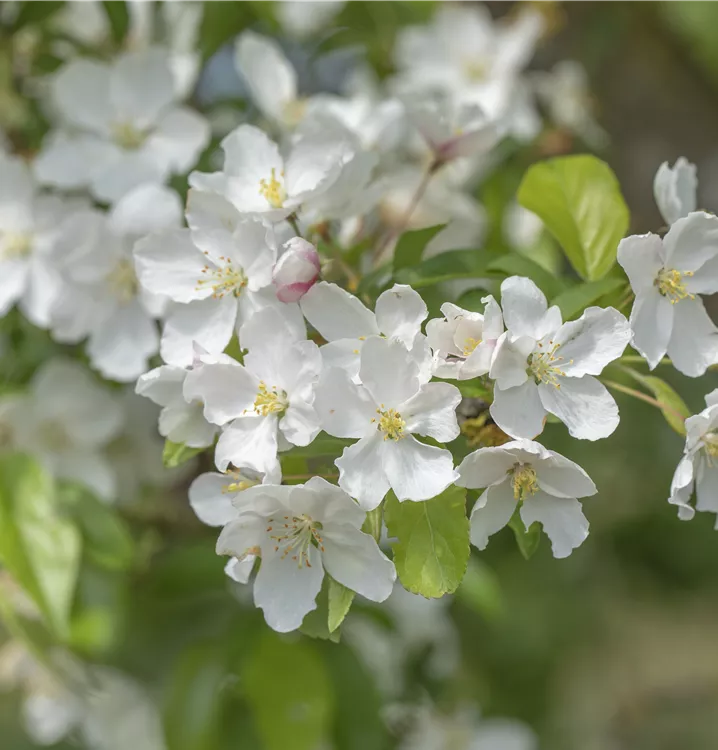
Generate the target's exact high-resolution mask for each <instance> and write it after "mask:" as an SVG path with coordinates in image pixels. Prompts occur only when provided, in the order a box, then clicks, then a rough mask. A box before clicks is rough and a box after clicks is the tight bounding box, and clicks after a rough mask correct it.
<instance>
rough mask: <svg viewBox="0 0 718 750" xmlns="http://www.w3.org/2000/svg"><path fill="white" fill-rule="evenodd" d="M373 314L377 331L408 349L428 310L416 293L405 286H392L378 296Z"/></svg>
mask: <svg viewBox="0 0 718 750" xmlns="http://www.w3.org/2000/svg"><path fill="white" fill-rule="evenodd" d="M375 313H376V322H377V326H378V328H379V330H380V331H381V332H382V333H383V334H384V335H385V336H387V337H389V338H396V339H399V341H401V342H402V343H403V344H404V346H406V348H407V349H408V348H409V347H411V346H412V344H413V343H414V339H415V338H416V334H417V333H419V331H421V324H422V323H423V322H424V320H426V316H427V315H428V310H427V309H426V303H425V302H424V300H423V299H422V298H421V296H420V295H419V294H418V292H415V291H414V290H413V289H412V288H411V287H410V286H407V285H406V284H394V286H393V287H392V288H391V289H387V290H386V291H385V292H382V294H380V295H379V298H378V299H377V301H376V307H375Z"/></svg>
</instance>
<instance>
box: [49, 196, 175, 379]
mask: <svg viewBox="0 0 718 750" xmlns="http://www.w3.org/2000/svg"><path fill="white" fill-rule="evenodd" d="M181 216H182V207H181V204H180V201H179V197H178V196H177V194H176V193H174V192H173V191H172V190H170V189H169V188H166V187H161V186H156V185H141V186H140V187H138V188H135V189H134V190H132V191H131V192H129V193H127V194H126V195H125V196H123V198H121V199H120V200H119V201H118V202H117V203H116V204H115V205H114V207H113V208H112V210H111V211H110V213H109V214H103V213H102V212H100V211H99V210H96V209H93V210H86V211H84V212H78V213H77V214H76V215H75V216H73V217H71V218H70V219H68V220H67V221H66V222H65V223H64V224H63V227H62V234H61V237H60V240H59V241H58V243H57V244H56V247H55V256H54V257H55V258H56V263H57V266H58V268H59V269H60V272H61V274H62V279H63V285H62V289H61V292H60V294H59V295H58V298H57V301H56V302H55V304H54V305H53V308H52V311H51V321H52V332H53V336H54V337H55V338H56V339H58V340H60V341H63V342H73V343H74V342H77V341H80V340H81V339H83V338H85V337H88V344H87V353H88V355H89V357H90V362H91V364H92V366H93V367H95V368H97V369H98V370H99V371H100V372H101V373H102V374H103V375H104V376H105V377H106V378H110V379H113V380H119V381H122V382H128V381H131V380H135V379H136V378H137V377H138V376H139V375H141V374H142V373H143V372H145V371H146V370H147V365H148V360H149V358H150V357H151V356H153V355H154V354H156V353H157V350H158V347H159V332H158V330H157V324H156V322H155V320H156V319H157V318H159V317H160V316H161V315H162V313H163V312H164V309H165V306H166V298H165V297H164V296H163V295H162V294H153V293H151V292H149V291H147V290H146V289H143V288H141V287H140V286H139V284H138V283H137V276H136V274H135V268H134V263H133V255H132V248H133V245H134V243H135V240H136V239H137V237H138V236H140V235H142V234H144V233H146V232H150V231H153V230H156V229H159V228H160V227H171V226H178V225H179V223H180V221H181Z"/></svg>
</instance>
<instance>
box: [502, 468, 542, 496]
mask: <svg viewBox="0 0 718 750" xmlns="http://www.w3.org/2000/svg"><path fill="white" fill-rule="evenodd" d="M509 474H512V477H511V486H512V487H513V488H514V498H515V499H516V500H526V499H527V496H529V495H535V494H536V493H537V492H538V488H539V486H538V482H537V481H536V472H535V471H534V470H533V468H532V467H531V464H520V463H515V464H514V467H513V469H509Z"/></svg>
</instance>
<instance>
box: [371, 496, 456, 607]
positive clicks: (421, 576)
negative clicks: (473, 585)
mask: <svg viewBox="0 0 718 750" xmlns="http://www.w3.org/2000/svg"><path fill="white" fill-rule="evenodd" d="M384 519H385V521H386V525H387V528H388V530H389V536H391V537H395V538H396V539H397V541H396V542H393V543H392V550H393V552H394V564H395V565H396V571H397V574H398V575H399V579H400V580H401V583H402V584H403V586H404V588H405V589H407V590H408V591H411V592H413V593H415V594H421V595H422V596H425V597H427V598H438V597H441V596H443V595H444V594H450V593H452V592H453V591H455V590H456V589H457V587H458V585H459V584H460V583H461V579H462V578H463V576H464V573H465V572H466V565H467V562H468V559H469V520H468V518H467V517H466V490H465V489H463V488H462V487H456V486H452V487H449V488H448V489H447V490H445V491H444V492H442V493H441V495H437V497H434V498H432V499H431V500H426V501H425V502H418V503H414V502H411V501H410V500H406V501H404V502H403V503H400V502H399V501H398V500H397V499H396V496H395V495H394V494H393V493H390V494H389V495H388V497H387V499H386V501H385V506H384Z"/></svg>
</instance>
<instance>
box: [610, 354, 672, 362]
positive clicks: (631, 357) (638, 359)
mask: <svg viewBox="0 0 718 750" xmlns="http://www.w3.org/2000/svg"><path fill="white" fill-rule="evenodd" d="M618 361H619V362H621V363H626V364H632V365H633V364H635V365H645V364H647V363H646V360H645V359H643V357H641V356H639V355H637V354H626V355H624V356H623V357H621V358H620V359H619V360H618ZM658 364H659V365H671V364H673V363H672V362H671V360H670V358H669V357H663V359H661V360H660V361H659V362H658Z"/></svg>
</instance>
